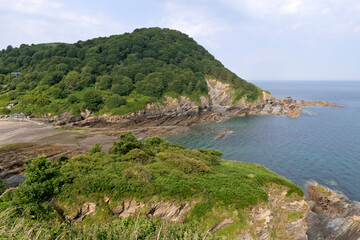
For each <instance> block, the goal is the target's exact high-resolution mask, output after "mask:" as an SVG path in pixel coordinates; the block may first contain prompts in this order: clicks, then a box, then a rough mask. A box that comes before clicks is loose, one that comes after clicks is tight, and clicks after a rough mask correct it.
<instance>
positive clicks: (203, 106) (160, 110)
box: [48, 79, 342, 128]
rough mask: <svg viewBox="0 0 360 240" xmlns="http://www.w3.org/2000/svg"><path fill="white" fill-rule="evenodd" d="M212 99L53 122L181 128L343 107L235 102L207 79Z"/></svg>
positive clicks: (267, 97)
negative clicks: (309, 108) (311, 108)
mask: <svg viewBox="0 0 360 240" xmlns="http://www.w3.org/2000/svg"><path fill="white" fill-rule="evenodd" d="M207 84H208V89H209V93H208V95H209V97H205V96H201V97H200V101H199V102H196V101H192V100H190V99H189V98H187V97H184V96H181V97H180V98H178V99H176V98H172V97H165V99H164V101H163V102H162V103H149V104H148V105H147V106H146V107H145V109H143V110H140V111H136V112H134V113H131V114H129V115H125V116H117V115H114V116H111V115H108V114H104V115H102V116H94V115H93V114H92V113H91V112H89V111H85V112H82V113H81V115H80V116H71V113H70V112H65V113H63V114H60V115H59V116H56V117H53V118H51V119H49V121H48V122H49V123H51V124H55V125H66V126H69V127H100V128H101V127H111V126H113V127H117V128H127V127H134V126H136V127H161V126H181V127H188V126H191V125H193V124H201V123H206V122H213V121H219V120H222V119H224V118H225V117H228V116H245V115H285V116H287V117H291V118H296V117H299V116H300V115H301V113H302V110H301V107H304V106H316V105H319V106H328V107H342V106H338V105H334V104H332V103H330V102H325V101H299V102H298V101H296V100H295V99H292V98H291V97H287V98H279V99H276V98H275V97H274V96H272V95H271V94H270V93H268V92H266V91H263V92H262V96H261V97H259V98H258V99H257V100H256V101H255V102H247V101H246V98H242V99H240V100H239V101H237V102H234V101H233V98H234V94H233V92H232V90H231V88H230V85H229V84H226V83H222V82H219V81H216V80H212V79H207Z"/></svg>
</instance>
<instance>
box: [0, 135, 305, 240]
mask: <svg viewBox="0 0 360 240" xmlns="http://www.w3.org/2000/svg"><path fill="white" fill-rule="evenodd" d="M139 149H141V150H139ZM221 155H222V154H221V153H220V152H218V151H213V150H206V149H199V150H188V149H186V148H184V147H182V146H178V145H171V144H170V143H168V142H167V141H165V140H162V139H161V138H158V137H151V138H147V139H145V141H143V142H140V141H138V140H137V139H136V138H135V137H133V136H132V135H131V134H128V133H127V134H123V135H121V136H120V138H119V141H118V142H116V143H115V144H114V148H113V149H110V153H108V154H106V153H104V152H97V153H94V154H92V155H79V156H75V157H73V158H71V159H69V160H66V161H64V162H63V163H61V165H59V164H55V166H54V165H51V164H50V165H49V164H45V162H44V159H43V157H39V158H38V160H32V161H31V163H32V165H31V166H32V167H30V168H27V171H26V173H25V175H26V176H32V177H31V178H27V180H26V181H25V182H24V183H23V184H22V185H21V186H20V187H19V188H18V189H16V190H14V194H13V195H12V197H9V196H8V197H5V198H1V199H0V206H1V204H3V205H4V204H5V205H6V204H8V205H9V206H13V207H15V209H19V210H18V211H19V212H22V213H24V214H25V213H26V212H27V211H29V210H26V209H31V210H30V213H28V215H26V214H25V216H24V217H22V218H21V219H25V220H24V221H25V222H26V221H27V220H26V217H30V218H32V219H38V220H40V219H44V218H45V219H48V220H49V221H50V222H51V221H60V222H58V223H55V224H54V227H51V230H49V231H51V232H53V231H55V230H54V228H56V227H55V226H57V227H58V228H59V229H58V231H59V233H58V234H62V233H63V230H64V229H66V227H64V226H63V225H62V223H61V220H59V219H58V217H56V216H54V213H53V211H51V210H46V209H51V208H49V207H48V206H49V203H50V202H49V201H50V200H48V199H56V200H57V202H58V204H59V206H61V207H62V208H63V210H64V213H65V215H71V214H74V212H75V213H76V211H77V209H79V208H80V207H81V206H82V204H83V203H84V202H86V201H93V202H96V203H97V204H98V206H99V210H98V212H97V214H96V215H95V216H94V217H91V218H88V219H87V220H86V221H84V222H83V223H82V226H83V227H84V228H85V227H88V226H94V224H95V225H96V224H97V225H96V226H97V227H100V226H101V224H104V228H102V227H100V228H101V229H105V230H106V231H108V232H109V231H110V232H111V231H112V230H111V229H113V228H112V227H111V226H112V224H117V221H118V220H117V219H116V217H115V216H114V215H113V214H112V213H111V211H110V208H111V207H114V206H116V204H120V203H121V201H122V200H123V199H129V198H131V199H132V198H135V199H136V200H137V201H139V202H143V203H151V202H154V201H155V202H158V201H162V200H163V201H175V202H176V203H177V204H180V203H185V202H187V203H188V204H190V205H191V206H192V210H191V211H190V212H189V213H188V214H187V215H186V219H185V225H181V226H196V228H195V232H196V231H200V232H204V231H206V230H208V229H210V228H211V227H212V226H214V225H215V224H216V223H218V222H220V221H221V220H223V219H225V218H232V219H234V221H235V223H236V224H235V225H234V224H232V225H231V226H228V227H226V228H224V229H222V230H221V232H220V233H219V234H221V235H223V236H229V237H233V236H234V234H235V233H238V232H239V231H240V230H241V229H244V228H245V227H246V220H245V218H244V212H245V211H246V209H248V208H249V207H251V206H254V205H256V204H258V203H263V202H267V201H268V193H267V192H266V191H265V190H264V187H265V185H267V184H268V183H273V184H277V185H280V186H285V187H286V188H288V193H287V195H288V196H289V197H292V196H294V195H295V196H303V195H304V193H303V191H302V190H301V188H300V187H299V186H297V185H295V184H294V183H292V182H290V181H289V180H287V179H285V178H283V177H281V176H278V175H277V174H275V173H274V172H272V171H270V170H269V169H267V168H265V167H263V166H261V165H257V164H252V163H245V162H233V161H224V160H220V156H221ZM37 166H39V169H37ZM46 166H47V167H46ZM47 168H48V169H47ZM28 179H30V180H28ZM39 179H43V180H41V181H40V180H39ZM31 181H32V182H31ZM38 181H40V182H38ZM39 193H42V195H41V196H44V197H40V198H39V197H36V198H35V200H36V202H37V204H39V205H34V204H35V203H34V201H33V200H32V199H33V198H34V196H40V195H38V194H39ZM104 197H111V205H107V204H105V203H104ZM42 199H43V200H42ZM25 200H26V201H25ZM8 208H9V209H10V207H8ZM18 217H19V216H18ZM140 217H141V218H145V217H146V215H144V214H142V215H140ZM293 217H297V216H291V217H290V218H293ZM0 221H1V217H0ZM22 221H23V220H22ZM152 221H155V220H150V222H148V223H146V224H147V225H146V226H148V224H150V225H151V224H153V222H152ZM39 224H40V223H39ZM86 224H87V225H86ZM121 224H123V223H121ZM156 224H157V225H156ZM156 224H155V225H156V226H154V227H153V228H155V229H157V230H156V231H155V232H157V231H159V224H158V223H156ZM0 225H1V224H0ZM30 225H31V224H30ZM45 225H46V228H49V225H48V224H45ZM160 225H161V224H160ZM7 226H8V227H11V226H10V225H7ZM116 226H117V225H116ZM63 227H64V229H61V228H63ZM4 229H6V231H8V230H9V229H7V228H4V227H3V229H1V228H0V236H1V232H2V230H4ZM186 229H188V228H186ZM189 229H192V228H189ZM27 230H28V229H27ZM105 230H104V231H105ZM24 231H25V230H24ZM39 231H40V230H39ZM44 231H45V232H46V230H44ZM74 231H75V232H76V231H80V230H79V229H77V230H74ZM191 231H192V230H191ZM3 232H4V231H3ZM80 232H81V231H80ZM153 233H154V232H151V233H149V234H150V235H149V236H152V235H151V234H153ZM79 234H80V233H79ZM81 234H84V232H82V233H81ZM126 234H128V233H126ZM4 236H5V235H4ZM57 236H58V235H57ZM126 236H129V235H126ZM190 239H191V238H190Z"/></svg>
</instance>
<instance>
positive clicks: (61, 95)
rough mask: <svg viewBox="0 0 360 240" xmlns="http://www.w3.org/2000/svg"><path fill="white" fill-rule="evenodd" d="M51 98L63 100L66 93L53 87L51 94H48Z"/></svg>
mask: <svg viewBox="0 0 360 240" xmlns="http://www.w3.org/2000/svg"><path fill="white" fill-rule="evenodd" d="M50 94H51V96H52V97H53V98H55V99H63V98H65V97H66V93H65V91H64V90H62V89H60V88H58V87H54V88H53V89H52V90H51V92H50Z"/></svg>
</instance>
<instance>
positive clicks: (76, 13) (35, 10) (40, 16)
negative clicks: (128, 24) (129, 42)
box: [0, 0, 124, 48]
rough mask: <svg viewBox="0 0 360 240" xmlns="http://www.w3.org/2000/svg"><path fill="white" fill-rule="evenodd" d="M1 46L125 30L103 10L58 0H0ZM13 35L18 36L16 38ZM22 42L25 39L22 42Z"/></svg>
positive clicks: (64, 39) (72, 39) (68, 39)
mask: <svg viewBox="0 0 360 240" xmlns="http://www.w3.org/2000/svg"><path fill="white" fill-rule="evenodd" d="M0 22H2V23H1V25H0V32H2V33H4V36H3V37H2V38H1V39H0V48H4V47H6V46H7V45H10V44H11V45H15V46H18V45H20V44H21V43H28V44H30V43H40V42H59V41H63V42H75V41H77V40H79V39H84V40H85V39H87V38H92V37H98V36H104V35H109V34H111V33H113V32H122V31H124V29H123V26H122V24H121V23H119V22H117V21H113V20H112V19H110V18H109V17H107V16H106V15H105V14H102V13H101V12H91V11H86V10H76V9H73V8H71V6H65V5H64V4H63V3H61V1H58V0H14V1H7V0H0ZM13 36H18V37H17V38H16V40H15V41H14V39H15V38H14V37H13ZM20 41H22V42H20Z"/></svg>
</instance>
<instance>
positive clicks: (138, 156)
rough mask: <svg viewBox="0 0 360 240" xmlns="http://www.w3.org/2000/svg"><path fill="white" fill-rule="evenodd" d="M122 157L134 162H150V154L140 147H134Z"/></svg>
mask: <svg viewBox="0 0 360 240" xmlns="http://www.w3.org/2000/svg"><path fill="white" fill-rule="evenodd" d="M124 159H125V160H126V161H130V162H136V163H141V164H147V163H151V156H150V155H149V154H147V153H146V152H144V151H143V150H141V149H138V148H135V149H132V150H131V151H130V152H128V153H127V154H126V155H125V156H124Z"/></svg>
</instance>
